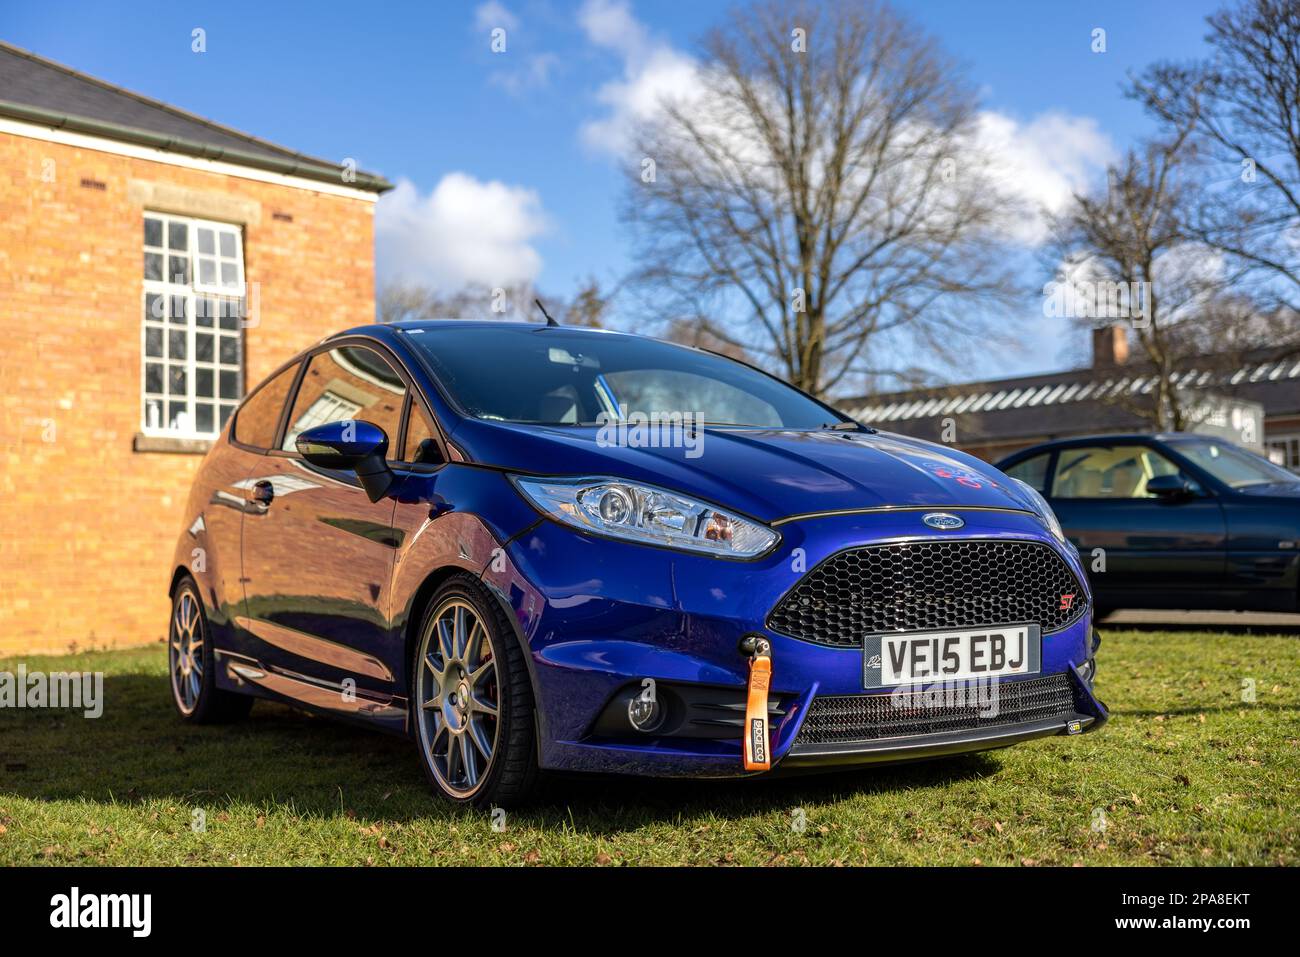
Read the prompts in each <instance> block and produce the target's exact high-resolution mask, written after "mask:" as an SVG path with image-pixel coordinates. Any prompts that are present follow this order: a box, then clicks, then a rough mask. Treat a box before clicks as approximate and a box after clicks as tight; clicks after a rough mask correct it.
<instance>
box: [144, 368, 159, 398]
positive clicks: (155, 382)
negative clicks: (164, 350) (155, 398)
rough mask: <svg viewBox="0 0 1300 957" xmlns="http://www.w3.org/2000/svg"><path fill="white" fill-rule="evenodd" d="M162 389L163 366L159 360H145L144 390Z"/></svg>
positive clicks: (156, 391) (155, 391)
mask: <svg viewBox="0 0 1300 957" xmlns="http://www.w3.org/2000/svg"><path fill="white" fill-rule="evenodd" d="M162 390H163V367H162V363H159V362H147V363H145V367H144V391H145V392H154V393H158V392H161V391H162Z"/></svg>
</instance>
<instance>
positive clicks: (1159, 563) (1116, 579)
mask: <svg viewBox="0 0 1300 957" xmlns="http://www.w3.org/2000/svg"><path fill="white" fill-rule="evenodd" d="M1166 474H1181V472H1180V469H1179V467H1178V466H1177V465H1176V464H1175V463H1174V462H1172V461H1171V460H1170V459H1169V458H1168V457H1167V456H1165V455H1164V454H1163V453H1161V452H1160V451H1159V450H1158V449H1157V448H1155V447H1154V446H1151V445H1146V444H1139V443H1116V444H1113V445H1108V444H1096V445H1086V446H1073V447H1064V448H1060V449H1058V450H1057V454H1056V460H1055V463H1054V468H1053V469H1052V474H1051V480H1050V484H1049V488H1048V492H1047V498H1048V502H1049V503H1050V504H1051V506H1052V509H1053V510H1054V511H1055V512H1056V515H1057V518H1059V519H1060V521H1061V526H1062V527H1063V528H1064V529H1065V533H1066V535H1067V536H1068V537H1069V538H1070V540H1071V541H1073V542H1074V543H1075V545H1076V546H1077V547H1078V549H1079V551H1080V553H1081V554H1082V556H1083V561H1084V566H1085V567H1086V568H1087V569H1088V573H1089V577H1090V579H1091V582H1092V586H1093V590H1094V591H1095V592H1096V593H1097V596H1098V599H1099V601H1100V602H1101V603H1104V604H1121V605H1122V604H1124V603H1125V602H1132V603H1135V604H1137V605H1138V606H1142V605H1146V606H1150V605H1152V604H1157V605H1159V604H1166V605H1167V604H1178V603H1179V602H1180V601H1186V599H1187V596H1188V595H1192V594H1194V593H1196V592H1198V591H1202V590H1205V589H1212V588H1219V587H1222V586H1221V582H1222V580H1223V574H1224V567H1225V558H1226V548H1227V544H1226V537H1227V536H1226V528H1225V524H1224V518H1223V509H1222V507H1221V505H1220V503H1219V501H1218V499H1217V498H1216V497H1214V496H1213V495H1212V494H1211V493H1210V492H1209V491H1208V490H1206V489H1204V488H1203V487H1202V486H1201V485H1199V484H1196V485H1195V488H1196V493H1195V494H1194V495H1191V496H1187V497H1182V498H1172V499H1171V498H1157V497H1156V496H1155V495H1153V494H1151V493H1149V492H1147V490H1146V484H1147V482H1148V481H1149V480H1150V479H1151V478H1153V477H1155V476H1156V475H1166ZM1185 477H1187V478H1189V479H1191V478H1192V477H1191V476H1185ZM1193 482H1194V479H1193Z"/></svg>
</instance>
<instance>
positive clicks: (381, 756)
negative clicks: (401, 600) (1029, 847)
mask: <svg viewBox="0 0 1300 957" xmlns="http://www.w3.org/2000/svg"><path fill="white" fill-rule="evenodd" d="M104 701H105V707H104V714H103V716H102V717H100V718H98V719H95V720H88V719H85V718H83V717H81V715H80V714H79V713H76V712H68V711H50V710H43V711H8V712H4V713H0V799H3V797H4V796H9V795H14V796H20V797H24V798H30V799H33V800H38V801H55V800H59V801H66V800H85V801H90V802H101V803H117V804H133V803H138V802H143V801H149V800H159V801H163V802H175V803H177V804H181V805H193V806H207V807H213V806H216V805H219V804H222V803H223V802H225V803H228V804H245V805H252V806H255V807H263V808H265V809H267V810H273V809H280V810H285V811H289V812H291V813H294V814H299V815H313V816H320V817H334V816H339V815H346V816H348V817H349V818H355V819H357V820H362V821H366V820H370V821H407V820H415V819H435V820H436V819H446V818H452V817H459V816H462V815H464V814H466V813H468V812H465V811H463V810H461V809H456V808H451V807H449V806H448V805H446V804H445V803H444V802H442V801H440V800H439V799H438V798H437V797H436V796H435V795H434V794H433V793H432V791H431V790H430V788H429V785H428V784H427V783H426V781H425V778H424V775H423V773H422V771H421V769H420V766H419V763H418V759H417V757H416V754H415V751H414V746H413V745H412V744H411V742H410V741H408V740H406V739H405V738H399V737H394V736H392V735H386V734H382V733H378V732H374V731H370V730H368V729H365V728H359V727H356V726H353V725H349V724H346V723H344V722H341V721H336V720H333V719H330V718H322V717H316V716H313V715H309V714H306V713H304V712H300V711H297V710H295V709H291V708H289V707H287V706H284V705H280V704H276V703H271V702H266V701H258V702H257V704H256V706H255V707H254V709H253V713H252V715H251V717H250V718H249V719H248V720H247V721H243V722H239V723H236V724H231V725H207V726H201V727H195V726H187V725H183V724H181V722H180V721H179V719H178V718H177V717H176V715H175V713H174V711H173V710H172V706H171V701H170V689H169V688H168V683H167V679H166V678H165V677H164V676H161V675H138V674H137V675H110V676H106V677H105V680H104ZM999 767H1000V765H999V762H998V761H997V760H996V759H994V758H992V757H990V756H988V755H985V754H974V755H968V756H964V757H956V758H949V759H945V760H941V761H933V762H923V763H914V764H904V765H894V766H889V767H868V768H865V769H862V770H856V771H841V772H834V773H827V774H818V775H800V776H791V777H773V778H762V779H743V780H723V781H699V780H667V779H647V778H633V777H622V776H617V775H614V776H590V775H566V776H562V777H556V778H554V779H553V780H551V781H550V782H549V786H548V787H547V789H546V791H545V792H544V795H543V797H542V798H541V799H540V800H539V801H538V802H537V803H536V804H534V805H533V806H531V807H529V808H524V809H520V810H519V811H518V812H517V818H516V819H517V820H520V821H521V822H531V823H533V824H536V825H538V826H547V827H557V826H558V827H570V828H574V829H576V830H579V831H582V832H585V833H599V834H612V833H616V832H619V831H623V830H627V829H631V828H634V827H641V826H644V825H645V824H647V823H652V822H656V821H675V820H677V819H679V818H689V817H693V816H699V815H711V816H714V817H720V818H726V819H732V818H740V817H745V816H749V815H751V814H756V813H763V812H765V811H771V810H784V809H791V810H792V809H794V808H796V807H800V806H803V805H805V804H807V805H817V804H824V803H826V802H829V801H835V800H839V799H843V798H848V797H852V796H855V795H862V794H873V793H889V792H894V791H897V790H899V789H913V788H927V787H942V786H944V785H947V784H950V783H952V782H954V781H958V780H962V779H969V778H979V777H986V776H988V775H991V774H994V773H996V772H997V771H998V770H999Z"/></svg>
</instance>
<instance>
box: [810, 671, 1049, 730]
mask: <svg viewBox="0 0 1300 957" xmlns="http://www.w3.org/2000/svg"><path fill="white" fill-rule="evenodd" d="M994 689H996V692H994ZM976 693H979V694H983V695H984V696H985V697H984V698H977V697H975V694H976ZM994 693H996V694H997V699H996V701H994V700H993V699H992V698H991V695H992V694H994ZM963 694H966V695H969V697H967V698H966V699H965V700H962V698H961V697H960V696H961V695H963ZM954 696H957V697H954ZM1074 712H1075V706H1074V688H1073V686H1072V685H1071V684H1070V679H1069V677H1068V676H1067V675H1064V674H1059V675H1048V676H1047V677H1046V678H1029V679H1026V680H1024V681H1002V682H994V683H992V684H990V683H984V684H983V685H982V686H980V687H978V688H969V689H964V688H961V687H943V688H942V689H941V688H938V687H936V688H935V689H933V690H932V691H925V690H918V691H907V692H904V691H894V692H888V693H883V694H860V695H835V696H825V697H818V698H814V699H813V702H812V705H811V706H810V707H809V708H808V717H807V718H805V719H804V723H803V727H802V728H800V729H799V736H798V737H797V738H796V739H795V747H796V748H797V747H798V746H799V745H801V744H845V743H849V742H854V741H875V740H878V739H880V738H897V737H905V736H907V735H914V734H941V733H943V732H947V731H973V730H976V729H979V728H991V727H997V726H998V725H1005V724H1021V723H1024V722H1029V721H1041V720H1044V719H1047V718H1060V719H1061V720H1062V721H1065V720H1066V719H1067V718H1068V717H1069V716H1070V715H1072V714H1074Z"/></svg>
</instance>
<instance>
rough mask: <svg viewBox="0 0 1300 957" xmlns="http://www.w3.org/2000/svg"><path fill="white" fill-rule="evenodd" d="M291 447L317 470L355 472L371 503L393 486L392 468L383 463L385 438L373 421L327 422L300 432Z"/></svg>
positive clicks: (347, 420)
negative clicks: (295, 448)
mask: <svg viewBox="0 0 1300 957" xmlns="http://www.w3.org/2000/svg"><path fill="white" fill-rule="evenodd" d="M293 444H294V445H295V446H296V447H297V449H298V454H300V455H301V456H302V457H303V458H304V459H305V460H306V461H307V462H309V463H310V464H312V465H315V466H316V467H317V468H322V469H334V470H336V471H344V472H355V473H356V476H357V478H358V479H359V480H360V481H361V487H362V488H363V489H365V490H366V496H367V497H368V498H369V499H370V501H372V502H378V501H379V500H380V499H381V498H383V497H384V495H385V494H386V493H387V492H388V489H389V488H390V487H391V486H392V484H393V480H394V475H393V472H392V469H390V468H389V467H388V463H387V462H385V461H384V459H385V457H386V456H387V455H388V436H387V435H385V434H384V430H383V429H381V428H380V427H379V426H377V425H375V424H374V423H373V422H363V421H359V420H353V419H345V420H343V421H342V422H327V423H325V424H324V425H318V426H316V427H315V428H314V429H308V430H307V431H306V432H303V433H301V434H300V435H299V436H298V437H297V438H296V439H294V443H293Z"/></svg>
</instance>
